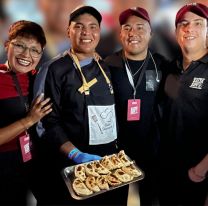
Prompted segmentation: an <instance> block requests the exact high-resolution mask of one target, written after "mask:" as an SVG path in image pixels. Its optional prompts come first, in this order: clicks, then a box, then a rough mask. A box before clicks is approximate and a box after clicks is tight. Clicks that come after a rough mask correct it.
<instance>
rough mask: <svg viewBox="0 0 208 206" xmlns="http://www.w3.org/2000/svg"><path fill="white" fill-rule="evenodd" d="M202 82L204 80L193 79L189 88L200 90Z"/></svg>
mask: <svg viewBox="0 0 208 206" xmlns="http://www.w3.org/2000/svg"><path fill="white" fill-rule="evenodd" d="M204 80H205V78H197V77H194V79H193V81H192V83H191V85H190V86H189V87H190V88H194V89H202V86H203V83H204Z"/></svg>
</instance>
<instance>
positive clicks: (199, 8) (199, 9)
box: [175, 3, 208, 26]
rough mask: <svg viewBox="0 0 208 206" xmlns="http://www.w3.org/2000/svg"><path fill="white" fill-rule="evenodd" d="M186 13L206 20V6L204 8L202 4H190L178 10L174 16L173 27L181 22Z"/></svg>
mask: <svg viewBox="0 0 208 206" xmlns="http://www.w3.org/2000/svg"><path fill="white" fill-rule="evenodd" d="M188 11H190V12H192V13H194V14H197V15H199V16H201V17H204V18H206V19H208V7H207V6H205V5H204V4H200V3H191V4H187V5H185V6H183V7H182V8H181V9H179V11H178V12H177V14H176V19H175V26H177V24H178V23H179V22H180V21H181V20H183V16H184V14H185V13H186V12H188Z"/></svg>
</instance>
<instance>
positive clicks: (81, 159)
mask: <svg viewBox="0 0 208 206" xmlns="http://www.w3.org/2000/svg"><path fill="white" fill-rule="evenodd" d="M69 156H70V155H69ZM70 159H72V160H73V161H74V162H75V163H77V164H80V163H85V162H89V161H93V160H101V159H102V157H101V156H98V155H93V154H88V153H84V152H81V151H79V150H78V149H76V153H75V154H74V155H73V157H72V158H70Z"/></svg>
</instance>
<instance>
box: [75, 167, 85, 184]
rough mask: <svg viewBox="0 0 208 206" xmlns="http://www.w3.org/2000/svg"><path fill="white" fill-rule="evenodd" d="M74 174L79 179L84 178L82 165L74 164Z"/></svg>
mask: <svg viewBox="0 0 208 206" xmlns="http://www.w3.org/2000/svg"><path fill="white" fill-rule="evenodd" d="M74 175H75V177H77V178H79V179H80V180H82V181H84V180H85V179H86V174H85V167H84V165H76V166H75V168H74Z"/></svg>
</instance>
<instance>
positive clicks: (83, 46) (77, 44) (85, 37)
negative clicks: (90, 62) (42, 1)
mask: <svg viewBox="0 0 208 206" xmlns="http://www.w3.org/2000/svg"><path fill="white" fill-rule="evenodd" d="M68 36H69V38H70V41H71V44H72V49H73V50H74V51H75V53H76V54H77V56H78V58H79V59H84V58H88V57H92V56H93V53H94V52H95V48H96V47H97V45H98V42H99V40H100V26H99V23H98V21H97V19H96V18H95V17H93V16H92V15H90V14H82V15H80V16H78V17H77V18H76V19H74V20H73V21H72V22H71V24H70V26H69V28H68Z"/></svg>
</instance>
